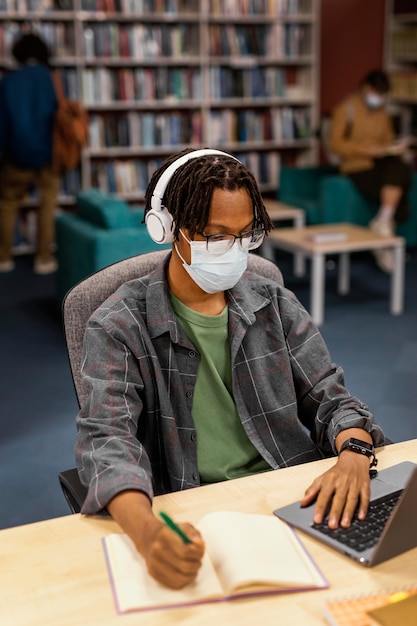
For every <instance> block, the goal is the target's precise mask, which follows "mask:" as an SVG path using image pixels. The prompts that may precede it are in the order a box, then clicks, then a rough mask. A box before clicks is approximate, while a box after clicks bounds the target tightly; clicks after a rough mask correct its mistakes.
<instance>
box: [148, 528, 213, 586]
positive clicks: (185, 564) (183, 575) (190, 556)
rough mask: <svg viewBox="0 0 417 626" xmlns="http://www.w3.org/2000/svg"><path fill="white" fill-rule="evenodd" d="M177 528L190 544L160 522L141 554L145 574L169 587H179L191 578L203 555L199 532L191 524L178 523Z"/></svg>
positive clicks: (190, 580) (193, 576)
mask: <svg viewBox="0 0 417 626" xmlns="http://www.w3.org/2000/svg"><path fill="white" fill-rule="evenodd" d="M157 521H158V520H157ZM180 527H181V529H182V530H183V531H184V532H185V534H186V535H187V536H188V537H189V538H190V539H191V543H184V541H183V540H182V539H181V537H179V536H178V535H177V534H175V533H174V531H172V530H171V529H170V528H168V526H166V525H165V524H162V525H161V527H160V528H158V529H157V530H156V532H155V533H154V535H153V537H152V538H151V540H150V541H149V542H148V543H147V544H146V546H145V551H144V553H143V556H144V558H145V560H146V565H147V567H148V572H149V574H150V575H151V576H153V578H155V579H156V580H157V581H159V582H160V583H162V584H163V585H166V586H167V587H171V589H181V588H182V587H185V585H188V584H189V583H191V582H193V580H195V578H196V576H197V574H198V571H199V569H200V567H201V561H202V558H203V554H204V542H203V540H202V537H201V535H200V533H199V532H198V531H197V530H196V529H195V528H194V527H193V526H191V524H180Z"/></svg>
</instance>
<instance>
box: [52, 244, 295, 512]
mask: <svg viewBox="0 0 417 626" xmlns="http://www.w3.org/2000/svg"><path fill="white" fill-rule="evenodd" d="M168 254H170V251H167V250H158V251H156V252H149V253H147V254H140V255H138V256H133V257H130V258H128V259H125V260H123V261H118V262H117V263H114V264H113V265H109V266H108V267H105V268H104V269H101V270H99V271H98V272H96V273H94V274H92V275H91V276H88V277H87V278H85V279H84V280H82V281H81V282H80V283H78V284H77V285H75V286H74V287H72V288H71V289H70V291H69V292H68V293H67V295H66V296H65V298H64V301H63V303H62V316H63V324H64V332H65V338H66V343H67V351H68V358H69V363H70V368H71V373H72V380H73V383H74V388H75V393H76V396H77V400H78V404H79V406H81V405H82V404H84V402H85V401H86V400H87V396H88V388H87V385H86V384H85V382H84V381H83V379H82V376H81V361H82V351H83V340H84V331H85V328H86V325H87V321H88V319H89V318H90V316H91V314H92V313H93V312H94V311H95V310H96V309H97V308H98V307H99V306H100V304H102V303H103V302H104V301H105V300H106V299H107V298H108V297H109V296H110V295H111V294H112V293H114V292H115V291H116V289H117V288H118V287H120V285H122V284H123V283H125V282H127V281H129V280H132V279H133V278H138V277H139V276H145V275H146V274H149V272H151V271H152V270H153V269H154V268H155V267H156V266H157V265H159V264H160V263H162V262H163V261H164V259H165V257H166V256H167V255H168ZM248 270H250V271H252V272H255V273H257V274H260V275H261V276H265V278H270V279H272V280H274V281H276V282H278V283H279V284H281V285H282V284H283V282H284V281H283V278H282V274H281V272H280V270H279V269H278V267H277V266H276V265H274V263H272V262H271V261H268V260H267V259H264V258H263V257H261V256H259V255H258V254H249V261H248ZM58 478H59V482H60V485H61V488H62V491H63V493H64V496H65V498H66V500H67V503H68V506H69V507H70V509H71V511H72V513H79V512H80V510H81V506H82V504H83V502H84V499H85V496H86V494H87V489H86V488H85V487H84V486H83V485H82V484H81V482H80V479H79V477H78V472H77V470H76V469H69V470H65V471H63V472H61V473H60V474H59V476H58ZM103 514H106V512H105V511H103Z"/></svg>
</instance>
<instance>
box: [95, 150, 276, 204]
mask: <svg viewBox="0 0 417 626" xmlns="http://www.w3.org/2000/svg"><path fill="white" fill-rule="evenodd" d="M236 156H237V158H238V159H239V160H240V161H241V162H242V163H244V164H245V165H246V166H247V167H248V168H249V169H250V170H251V172H252V173H253V174H254V176H255V178H256V179H257V181H258V182H259V184H261V185H268V186H271V187H277V186H278V180H279V173H280V167H281V157H280V155H279V154H278V153H277V152H275V151H274V152H252V151H250V152H243V153H239V154H236ZM161 162H162V159H149V160H146V161H145V160H143V161H142V160H135V159H129V160H122V159H115V160H111V161H110V160H109V161H96V160H95V161H93V162H92V164H91V182H92V185H93V186H94V187H98V188H100V189H101V190H103V191H107V192H108V193H118V194H122V195H135V196H144V195H145V191H146V188H147V186H148V183H149V181H150V178H151V176H152V174H153V172H154V171H155V170H156V169H157V168H158V167H159V166H160V165H161Z"/></svg>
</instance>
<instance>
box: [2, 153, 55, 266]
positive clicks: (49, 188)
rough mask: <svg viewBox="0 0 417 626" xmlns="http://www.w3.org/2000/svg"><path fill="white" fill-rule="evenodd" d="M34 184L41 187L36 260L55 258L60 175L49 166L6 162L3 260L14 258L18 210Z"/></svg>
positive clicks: (4, 176)
mask: <svg viewBox="0 0 417 626" xmlns="http://www.w3.org/2000/svg"><path fill="white" fill-rule="evenodd" d="M32 183H35V184H36V185H37V187H38V189H39V198H40V203H39V209H38V227H37V246H36V253H35V254H36V259H37V260H39V261H44V262H48V261H50V260H51V259H53V254H52V245H53V243H54V241H55V208H56V201H57V197H58V191H59V176H58V175H57V174H56V173H55V172H53V171H52V169H51V167H50V166H46V167H43V168H41V169H39V170H20V169H17V168H16V167H13V166H12V165H9V164H5V165H4V167H3V169H2V172H1V187H0V262H3V261H8V260H10V259H11V258H12V248H13V238H14V229H15V224H16V216H17V212H18V210H19V209H20V207H21V205H22V203H23V200H24V198H25V196H26V194H27V191H28V189H29V186H30V185H31V184H32Z"/></svg>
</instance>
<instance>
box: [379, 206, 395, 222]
mask: <svg viewBox="0 0 417 626" xmlns="http://www.w3.org/2000/svg"><path fill="white" fill-rule="evenodd" d="M394 213H395V209H394V208H393V207H392V206H382V207H381V208H380V209H379V211H378V213H377V215H376V219H378V220H381V222H391V221H392V219H393V218H394Z"/></svg>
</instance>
